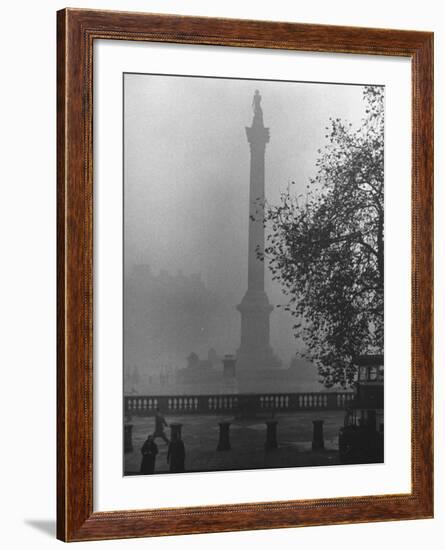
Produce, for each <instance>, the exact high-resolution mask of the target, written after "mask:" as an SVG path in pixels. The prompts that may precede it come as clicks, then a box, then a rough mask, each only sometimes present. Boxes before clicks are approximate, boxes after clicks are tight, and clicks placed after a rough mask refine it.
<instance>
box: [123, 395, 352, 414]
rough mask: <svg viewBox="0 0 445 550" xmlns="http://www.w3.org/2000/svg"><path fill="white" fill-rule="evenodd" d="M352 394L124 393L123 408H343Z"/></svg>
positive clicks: (219, 410)
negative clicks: (170, 394)
mask: <svg viewBox="0 0 445 550" xmlns="http://www.w3.org/2000/svg"><path fill="white" fill-rule="evenodd" d="M353 398H354V393H353V392H318V393H316V392H313V393H311V392H304V393H262V394H228V395H218V394H214V395H184V396H178V395H172V396H167V395H162V396H148V395H137V396H125V397H124V412H125V414H126V415H131V416H152V415H153V414H154V413H155V412H156V409H157V408H159V410H160V411H161V412H162V413H163V414H170V415H172V414H181V415H182V414H220V413H233V414H236V413H243V412H246V413H248V412H249V413H251V412H255V413H256V412H258V413H260V412H262V411H264V412H266V411H281V412H286V411H289V412H290V411H305V410H343V409H345V408H346V406H347V405H348V404H349V403H350V402H351V401H352V399H353Z"/></svg>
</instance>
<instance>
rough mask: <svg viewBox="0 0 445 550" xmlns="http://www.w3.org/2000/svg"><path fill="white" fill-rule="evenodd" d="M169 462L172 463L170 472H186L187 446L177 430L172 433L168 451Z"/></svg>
mask: <svg viewBox="0 0 445 550" xmlns="http://www.w3.org/2000/svg"><path fill="white" fill-rule="evenodd" d="M167 462H168V463H169V464H170V472H176V473H178V472H185V447H184V442H183V441H182V439H181V438H180V436H179V434H178V433H177V432H174V433H173V434H172V440H171V442H170V445H169V446H168V451H167Z"/></svg>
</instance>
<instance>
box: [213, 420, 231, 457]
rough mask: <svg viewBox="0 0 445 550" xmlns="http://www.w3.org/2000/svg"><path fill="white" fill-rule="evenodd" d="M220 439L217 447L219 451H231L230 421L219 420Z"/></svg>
mask: <svg viewBox="0 0 445 550" xmlns="http://www.w3.org/2000/svg"><path fill="white" fill-rule="evenodd" d="M218 424H219V441H218V446H217V447H216V450H217V451H230V449H231V447H230V432H229V430H230V422H218Z"/></svg>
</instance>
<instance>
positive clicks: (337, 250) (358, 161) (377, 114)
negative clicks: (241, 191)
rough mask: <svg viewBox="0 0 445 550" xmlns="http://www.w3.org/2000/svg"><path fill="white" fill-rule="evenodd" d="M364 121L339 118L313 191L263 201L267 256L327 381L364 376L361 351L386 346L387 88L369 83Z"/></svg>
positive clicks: (332, 128) (332, 124)
mask: <svg viewBox="0 0 445 550" xmlns="http://www.w3.org/2000/svg"><path fill="white" fill-rule="evenodd" d="M363 99H364V103H365V106H366V110H365V116H364V118H363V119H362V123H361V125H360V127H359V128H358V129H356V130H354V129H353V128H352V126H351V124H348V123H345V122H343V121H342V120H340V119H338V118H337V119H330V123H329V126H328V127H327V130H328V133H327V135H326V138H327V139H328V143H327V145H326V146H325V148H324V149H323V150H321V149H320V150H318V154H319V158H318V160H317V163H316V166H317V175H316V177H315V178H314V179H312V180H310V182H309V185H307V188H308V192H307V195H306V196H304V197H303V196H302V195H299V196H296V195H295V194H294V193H293V192H292V191H291V189H288V191H287V192H285V193H282V195H281V199H280V201H279V203H278V204H277V205H269V204H267V203H265V204H263V205H262V206H263V207H264V214H263V215H264V224H265V226H266V227H267V228H269V232H268V235H267V238H266V245H265V249H264V252H262V251H260V250H258V251H257V254H258V257H259V258H260V259H263V260H265V261H266V262H267V264H268V266H269V268H270V270H271V272H272V277H273V279H274V280H277V281H279V282H280V283H281V285H282V289H283V293H284V294H285V295H286V297H287V300H286V301H287V304H286V305H285V309H286V310H287V311H289V312H290V313H291V314H292V315H293V317H294V318H295V325H294V331H295V336H296V337H297V338H302V339H303V341H304V343H305V347H306V351H305V352H304V353H303V354H302V355H303V356H305V357H307V358H309V359H311V360H312V361H313V362H314V363H315V364H317V365H318V371H319V374H320V377H321V380H322V381H323V383H324V384H325V385H326V386H327V387H331V386H333V385H334V384H340V385H341V386H343V387H346V386H348V385H351V384H352V383H353V382H354V377H355V370H356V367H355V366H354V361H353V359H354V357H355V356H357V355H359V354H361V353H365V352H370V351H372V352H374V353H381V352H382V350H383V277H384V254H383V244H384V210H383V178H384V164H383V161H384V147H383V141H384V140H383V135H384V134H383V129H384V126H383V123H384V109H383V99H384V96H383V88H381V87H378V86H367V87H365V88H364V92H363Z"/></svg>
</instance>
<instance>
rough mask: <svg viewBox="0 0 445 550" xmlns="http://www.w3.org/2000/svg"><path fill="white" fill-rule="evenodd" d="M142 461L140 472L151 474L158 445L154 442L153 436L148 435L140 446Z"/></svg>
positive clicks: (153, 469)
mask: <svg viewBox="0 0 445 550" xmlns="http://www.w3.org/2000/svg"><path fill="white" fill-rule="evenodd" d="M141 453H142V462H141V474H153V473H154V471H155V462H156V455H157V454H158V446H157V445H156V443H155V442H154V439H153V436H152V435H149V436H148V437H147V440H146V441H145V442H144V444H143V445H142V447H141Z"/></svg>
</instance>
